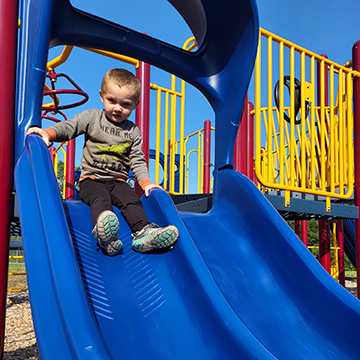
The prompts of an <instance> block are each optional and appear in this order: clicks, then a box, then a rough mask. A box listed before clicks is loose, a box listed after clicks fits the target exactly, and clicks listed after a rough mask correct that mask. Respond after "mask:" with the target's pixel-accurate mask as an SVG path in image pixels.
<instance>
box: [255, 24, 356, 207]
mask: <svg viewBox="0 0 360 360" xmlns="http://www.w3.org/2000/svg"><path fill="white" fill-rule="evenodd" d="M263 54H265V55H263ZM265 64H266V65H265ZM359 75H360V74H359V73H357V72H355V71H353V70H351V69H349V68H347V67H345V66H341V65H338V64H336V63H334V62H333V61H330V60H328V59H327V58H326V57H325V56H321V55H317V54H315V53H313V52H311V51H308V50H306V49H304V48H302V47H300V46H297V45H295V44H293V43H291V42H289V41H287V40H285V39H283V38H280V37H279V36H276V35H274V34H271V33H270V32H268V31H266V30H264V29H261V31H260V37H259V48H258V54H257V58H256V64H255V110H254V112H253V113H254V114H255V134H256V135H255V173H256V176H257V179H258V180H259V182H260V183H261V185H262V187H263V189H280V190H285V205H286V206H290V192H291V191H296V192H303V193H309V194H314V195H322V196H325V197H326V210H327V211H331V198H332V197H333V198H338V199H347V198H349V197H350V196H351V195H352V193H353V189H354V174H353V172H354V164H353V159H354V149H353V140H352V139H353V119H352V92H353V89H352V83H353V78H354V77H357V76H359ZM274 78H275V79H276V80H274ZM284 86H285V87H287V89H288V92H285V91H284ZM264 88H265V91H264ZM262 93H263V94H266V96H264V95H262ZM264 144H265V145H264Z"/></svg>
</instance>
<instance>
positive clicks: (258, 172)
mask: <svg viewBox="0 0 360 360" xmlns="http://www.w3.org/2000/svg"><path fill="white" fill-rule="evenodd" d="M258 44H259V45H258V52H257V55H256V60H255V106H254V107H255V129H259V131H255V174H256V176H257V178H258V179H260V178H261V179H263V176H262V174H263V171H262V168H261V165H262V161H261V159H262V156H263V155H262V154H261V35H259V41H258Z"/></svg>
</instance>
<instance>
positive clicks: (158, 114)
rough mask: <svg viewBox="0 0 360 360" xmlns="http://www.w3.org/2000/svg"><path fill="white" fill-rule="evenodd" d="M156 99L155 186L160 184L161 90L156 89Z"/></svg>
mask: <svg viewBox="0 0 360 360" xmlns="http://www.w3.org/2000/svg"><path fill="white" fill-rule="evenodd" d="M156 94H157V97H156V148H155V184H158V185H159V183H160V180H159V167H160V137H161V133H160V127H161V90H160V89H158V90H157V92H156Z"/></svg>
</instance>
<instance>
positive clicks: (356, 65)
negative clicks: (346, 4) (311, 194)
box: [352, 40, 360, 299]
mask: <svg viewBox="0 0 360 360" xmlns="http://www.w3.org/2000/svg"><path fill="white" fill-rule="evenodd" d="M352 57H353V69H354V70H357V71H360V40H359V41H357V42H356V43H355V44H354V46H353V49H352ZM353 99H354V105H353V109H354V110H353V114H354V164H355V166H354V167H355V206H360V191H359V187H360V136H359V135H360V78H355V79H354V95H353ZM355 229H356V249H357V251H356V265H357V266H356V268H357V289H358V290H357V291H358V293H357V295H358V298H359V299H360V250H359V249H360V222H359V220H356V222H355Z"/></svg>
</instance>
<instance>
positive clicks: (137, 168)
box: [27, 69, 178, 256]
mask: <svg viewBox="0 0 360 360" xmlns="http://www.w3.org/2000/svg"><path fill="white" fill-rule="evenodd" d="M139 97H140V83H139V81H138V79H137V78H136V77H135V76H134V75H133V74H132V73H131V72H129V71H127V70H125V69H112V70H110V71H108V72H107V73H106V74H105V75H104V78H103V80H102V83H101V90H100V98H101V101H102V103H103V105H104V109H103V110H99V109H91V110H86V111H84V112H82V113H80V114H77V115H76V116H75V117H74V118H73V119H72V120H68V121H65V122H59V123H57V124H55V125H53V126H50V127H49V128H48V129H45V130H43V129H41V128H37V127H32V128H30V129H29V130H28V131H27V135H29V134H32V133H35V134H38V135H40V136H41V138H42V139H43V140H44V142H45V143H46V145H48V146H49V143H50V142H52V141H56V142H62V141H67V140H70V139H73V138H75V137H77V136H79V135H81V134H85V144H84V148H83V156H82V158H81V166H82V171H81V176H80V197H81V199H82V201H83V202H85V203H86V204H87V205H89V206H90V210H91V219H92V222H93V226H94V230H93V234H94V235H95V238H96V239H97V240H98V243H99V245H100V247H101V248H102V249H104V250H105V251H106V252H107V254H108V255H111V256H112V255H116V254H118V253H119V252H120V251H121V250H122V246H123V245H122V242H121V241H120V239H119V237H118V230H119V221H118V219H117V217H116V215H115V214H114V213H113V212H112V210H113V207H112V206H113V205H114V206H116V207H117V208H118V209H119V210H120V211H121V213H122V215H123V217H124V218H125V220H126V222H127V223H128V225H129V227H130V229H131V231H132V232H133V234H132V237H133V241H132V247H133V250H135V251H137V252H141V253H146V252H149V251H151V250H154V249H165V248H171V247H173V246H174V244H175V243H176V241H177V239H178V230H177V228H176V227H175V226H173V225H170V226H167V227H165V228H159V227H158V226H157V225H156V224H150V222H149V220H148V219H147V217H146V214H145V211H144V209H143V206H142V203H141V201H140V199H139V197H138V196H137V195H136V193H135V192H134V191H133V190H132V189H131V187H130V186H129V185H128V183H127V182H126V180H127V179H128V177H129V170H130V169H131V170H132V172H133V173H134V176H135V178H136V179H137V181H138V182H139V184H140V186H141V188H142V189H143V190H144V192H145V196H149V192H150V190H152V189H162V188H161V187H160V186H159V185H155V184H152V183H151V181H150V180H149V173H148V168H147V164H146V160H145V157H144V154H143V152H142V150H141V146H142V137H141V134H140V130H139V128H138V127H137V126H136V125H135V124H134V123H133V122H131V121H130V120H128V117H129V116H130V115H131V113H132V111H133V110H134V109H135V108H136V106H137V105H138V103H139Z"/></svg>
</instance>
